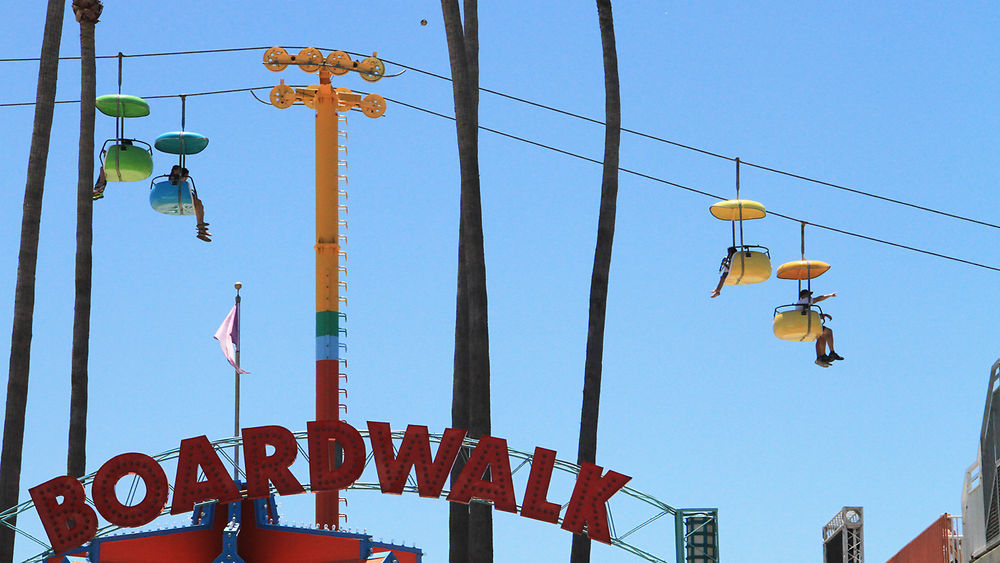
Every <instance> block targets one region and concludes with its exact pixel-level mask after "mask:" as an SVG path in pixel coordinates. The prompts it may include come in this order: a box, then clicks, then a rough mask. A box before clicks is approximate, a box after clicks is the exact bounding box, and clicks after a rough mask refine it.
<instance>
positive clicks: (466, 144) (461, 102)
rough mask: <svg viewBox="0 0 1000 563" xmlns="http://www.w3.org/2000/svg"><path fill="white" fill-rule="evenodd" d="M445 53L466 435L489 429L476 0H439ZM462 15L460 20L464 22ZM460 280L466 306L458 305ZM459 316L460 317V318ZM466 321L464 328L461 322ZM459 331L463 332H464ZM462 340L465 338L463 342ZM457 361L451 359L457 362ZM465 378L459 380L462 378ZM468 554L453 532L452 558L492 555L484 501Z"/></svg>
mask: <svg viewBox="0 0 1000 563" xmlns="http://www.w3.org/2000/svg"><path fill="white" fill-rule="evenodd" d="M441 10H442V13H443V14H444V25H445V33H446V35H447V39H448V56H449V57H448V58H449V61H450V63H451V73H452V86H453V91H454V97H455V127H456V131H457V136H458V156H459V164H460V167H461V185H462V188H461V203H460V207H461V218H460V224H459V237H460V239H461V240H460V242H459V255H460V259H459V265H458V268H459V274H458V283H459V285H460V288H459V307H458V309H459V310H457V311H456V333H455V336H456V342H455V350H456V355H458V354H461V353H462V350H463V349H465V350H466V351H467V356H468V364H467V373H466V374H462V373H460V372H459V370H458V369H456V374H455V377H456V384H455V389H456V390H459V389H462V388H463V387H464V388H465V389H467V393H468V395H467V398H464V399H463V398H462V397H459V396H455V397H453V399H452V401H453V403H452V410H453V412H455V411H456V410H461V409H462V408H461V404H460V403H461V402H462V401H463V400H465V401H467V404H468V408H467V413H468V420H467V422H468V425H467V429H468V431H469V437H471V438H479V437H481V436H483V435H486V434H489V433H490V364H489V321H488V317H487V295H486V260H485V257H484V252H483V218H482V202H481V199H480V186H479V18H478V13H477V5H476V0H465V1H464V3H463V9H462V12H461V13H460V12H459V7H458V1H457V0H441ZM463 17H464V25H463ZM461 286H464V291H465V311H464V314H463V311H462V310H461V308H462V307H461V304H462V298H461V292H462V291H463V289H462V287H461ZM459 317H463V318H459ZM462 325H465V330H464V331H463V330H461V326H462ZM463 332H464V334H463ZM463 340H465V342H462V341H463ZM460 365H461V363H460V362H459V361H457V360H456V368H458V367H460ZM463 378H464V379H465V383H462V381H461V380H462V379H463ZM467 514H468V540H467V545H468V550H467V559H462V558H461V557H462V552H463V550H462V548H461V546H459V545H458V544H459V543H464V542H466V540H465V539H464V538H461V537H457V536H452V538H451V540H450V543H451V548H450V554H451V557H452V558H451V559H450V560H451V561H452V563H466V561H468V562H470V563H479V562H491V561H493V512H492V507H490V506H489V505H487V504H478V503H475V504H472V505H470V506H469V507H468V512H467ZM462 516H463V513H462V511H461V510H453V511H452V513H451V523H450V525H449V527H450V530H452V531H455V532H459V533H460V532H461V529H462V526H461V525H460V524H459V523H458V522H457V520H460V519H461V518H462Z"/></svg>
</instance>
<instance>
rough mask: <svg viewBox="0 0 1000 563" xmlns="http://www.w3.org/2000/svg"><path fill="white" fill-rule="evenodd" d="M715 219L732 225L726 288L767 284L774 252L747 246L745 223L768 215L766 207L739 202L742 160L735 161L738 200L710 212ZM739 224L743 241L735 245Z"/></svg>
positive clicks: (723, 203) (719, 205) (714, 206)
mask: <svg viewBox="0 0 1000 563" xmlns="http://www.w3.org/2000/svg"><path fill="white" fill-rule="evenodd" d="M709 211H710V212H711V213H712V216H714V217H715V218H716V219H720V220H722V221H730V222H732V225H733V246H732V248H733V249H735V251H734V252H733V254H732V256H731V257H730V259H729V275H728V276H726V281H725V285H749V284H753V283H761V282H764V281H767V280H768V279H769V278H770V277H771V252H770V251H769V250H768V249H767V248H766V247H763V246H760V245H752V244H745V243H744V241H743V221H749V220H751V219H762V218H764V217H765V216H766V215H767V211H766V210H765V209H764V205H763V204H762V203H760V202H757V201H752V200H749V199H740V159H738V158H737V159H736V199H728V200H725V201H720V202H718V203H716V204H714V205H712V206H711V207H710V208H709ZM736 223H739V224H740V240H739V244H736Z"/></svg>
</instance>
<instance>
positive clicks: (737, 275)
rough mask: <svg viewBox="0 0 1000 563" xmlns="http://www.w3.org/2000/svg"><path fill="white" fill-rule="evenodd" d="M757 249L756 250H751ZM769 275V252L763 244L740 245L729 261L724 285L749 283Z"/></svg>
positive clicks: (764, 279) (762, 279)
mask: <svg viewBox="0 0 1000 563" xmlns="http://www.w3.org/2000/svg"><path fill="white" fill-rule="evenodd" d="M753 249H758V250H753ZM770 277H771V254H770V252H769V251H768V249H766V248H764V247H763V246H747V245H744V246H741V247H739V248H738V249H737V252H735V253H734V254H733V257H732V258H731V259H730V261H729V275H728V276H727V277H726V282H725V285H749V284H753V283H760V282H763V281H767V280H768V278H770Z"/></svg>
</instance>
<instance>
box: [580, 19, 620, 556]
mask: <svg viewBox="0 0 1000 563" xmlns="http://www.w3.org/2000/svg"><path fill="white" fill-rule="evenodd" d="M597 16H598V20H599V22H600V27H601V48H602V51H603V54H604V96H605V101H604V110H605V113H606V119H605V129H604V174H603V177H602V179H601V211H600V215H599V217H598V219H597V246H596V248H595V250H594V272H593V274H592V276H591V278H590V320H589V324H588V327H587V358H586V363H585V365H584V370H583V406H582V408H581V412H580V445H579V450H578V452H577V463H583V462H585V461H587V462H590V463H594V461H595V459H596V457H597V419H598V414H599V412H600V404H601V370H602V364H603V360H604V321H605V317H606V314H607V308H608V278H609V275H610V271H611V248H612V245H613V243H614V238H615V213H616V210H617V201H618V152H619V146H620V143H621V121H622V115H621V99H620V95H619V84H618V54H617V50H616V48H615V26H614V20H613V18H612V15H611V0H597ZM588 561H590V538H588V537H586V536H583V535H575V536H573V547H572V549H571V551H570V562H571V563H586V562H588Z"/></svg>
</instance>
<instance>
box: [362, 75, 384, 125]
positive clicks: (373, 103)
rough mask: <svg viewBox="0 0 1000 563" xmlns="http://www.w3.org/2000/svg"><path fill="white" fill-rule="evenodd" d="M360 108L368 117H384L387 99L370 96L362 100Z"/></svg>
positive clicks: (376, 95) (374, 95) (375, 95)
mask: <svg viewBox="0 0 1000 563" xmlns="http://www.w3.org/2000/svg"><path fill="white" fill-rule="evenodd" d="M362 76H364V75H362ZM360 106H361V111H362V112H364V114H365V115H367V116H368V117H382V116H383V115H384V114H385V98H383V97H382V96H379V95H378V94H368V95H367V96H365V98H364V99H363V100H361V104H360Z"/></svg>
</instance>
